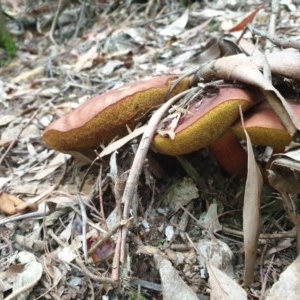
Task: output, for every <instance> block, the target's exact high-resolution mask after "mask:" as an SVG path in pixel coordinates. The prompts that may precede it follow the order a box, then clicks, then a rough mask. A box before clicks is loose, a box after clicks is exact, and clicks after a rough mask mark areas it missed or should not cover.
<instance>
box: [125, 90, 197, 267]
mask: <svg viewBox="0 0 300 300" xmlns="http://www.w3.org/2000/svg"><path fill="white" fill-rule="evenodd" d="M195 89H196V88H192V89H190V90H187V91H184V92H182V93H180V94H178V95H176V96H175V97H173V98H171V99H170V100H168V101H167V102H165V103H164V104H163V105H162V106H161V107H160V108H159V109H158V110H157V111H156V112H155V113H154V114H153V115H152V117H151V119H150V121H149V123H148V126H147V128H146V130H145V132H144V134H143V136H142V139H141V141H140V144H139V147H138V149H137V152H136V155H135V157H134V160H133V163H132V166H131V169H130V172H129V175H128V179H127V182H126V186H125V189H124V194H123V198H122V202H123V203H124V210H123V219H124V220H126V219H128V217H129V210H130V207H131V201H132V199H133V198H134V196H135V193H136V190H137V186H138V180H139V177H140V174H141V170H142V167H143V164H144V161H145V158H146V155H147V152H148V149H149V147H150V144H151V141H152V139H153V136H154V134H155V131H156V127H157V125H158V123H159V122H160V120H161V119H162V117H163V115H164V114H165V112H166V111H167V110H168V109H169V108H170V106H171V105H172V104H173V103H175V102H176V101H178V100H179V99H180V98H182V97H183V96H185V95H186V94H187V93H189V92H193V91H194V90H195ZM121 232H122V244H121V256H120V259H121V262H122V263H124V258H125V243H126V233H127V227H126V226H124V227H123V228H122V231H121Z"/></svg>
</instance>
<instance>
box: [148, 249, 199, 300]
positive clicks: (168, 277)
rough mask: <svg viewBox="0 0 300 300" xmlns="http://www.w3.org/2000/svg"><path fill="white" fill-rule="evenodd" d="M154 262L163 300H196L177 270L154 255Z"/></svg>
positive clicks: (160, 257)
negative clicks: (158, 275)
mask: <svg viewBox="0 0 300 300" xmlns="http://www.w3.org/2000/svg"><path fill="white" fill-rule="evenodd" d="M154 261H155V263H156V266H157V269H158V270H159V274H160V279H161V283H162V287H163V291H162V293H163V298H164V300H182V299H189V300H198V297H197V295H196V294H195V293H194V292H193V291H192V289H191V288H190V287H189V286H188V285H187V284H186V283H185V282H184V281H183V280H182V279H181V278H180V276H179V274H178V272H177V270H176V269H174V268H173V267H172V264H171V263H170V262H169V261H168V260H167V259H165V258H163V257H162V256H161V255H159V254H154Z"/></svg>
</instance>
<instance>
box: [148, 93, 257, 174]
mask: <svg viewBox="0 0 300 300" xmlns="http://www.w3.org/2000/svg"><path fill="white" fill-rule="evenodd" d="M257 98H258V97H257V95H256V94H254V93H252V92H250V91H248V90H246V89H240V88H234V87H221V88H220V90H219V92H218V93H217V94H215V95H214V96H212V97H210V96H204V97H203V98H202V99H201V100H200V101H198V102H195V103H193V104H192V105H191V106H190V107H189V108H188V110H189V113H188V114H186V115H185V116H184V117H182V118H181V120H180V122H179V125H178V127H177V128H176V130H175V137H174V139H170V138H169V137H166V136H160V135H156V136H155V138H154V141H153V144H154V148H155V149H156V150H157V151H158V152H160V153H163V154H168V155H173V156H178V155H183V154H187V153H190V152H193V151H196V150H198V149H201V148H204V147H209V149H210V150H211V151H212V152H213V154H214V156H215V157H216V159H217V161H218V162H219V164H220V165H221V166H222V167H223V168H224V169H225V170H226V171H227V172H229V173H231V174H233V173H235V172H243V169H244V168H245V167H246V166H247V153H246V152H245V150H244V149H243V147H242V146H241V145H240V143H239V141H238V139H237V138H236V137H235V136H234V135H233V134H232V132H231V131H230V126H231V125H232V124H233V123H234V122H235V121H236V120H237V119H238V118H239V114H240V113H239V106H240V107H241V109H242V111H245V110H247V109H249V108H250V107H252V106H253V105H255V104H257V103H258V102H259V99H257Z"/></svg>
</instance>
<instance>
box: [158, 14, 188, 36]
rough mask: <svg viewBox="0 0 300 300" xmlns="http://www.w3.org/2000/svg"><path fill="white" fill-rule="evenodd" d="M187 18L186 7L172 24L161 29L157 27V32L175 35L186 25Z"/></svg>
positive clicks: (164, 34)
mask: <svg viewBox="0 0 300 300" xmlns="http://www.w3.org/2000/svg"><path fill="white" fill-rule="evenodd" d="M188 20H189V10H188V9H186V10H185V12H184V13H183V15H182V16H181V17H179V18H177V19H176V20H175V21H174V22H173V23H172V24H170V25H168V26H166V27H165V28H163V29H159V30H158V32H159V34H161V35H163V36H171V37H172V36H177V35H178V34H180V33H182V32H183V31H184V29H185V27H186V25H187V22H188Z"/></svg>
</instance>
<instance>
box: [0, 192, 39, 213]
mask: <svg viewBox="0 0 300 300" xmlns="http://www.w3.org/2000/svg"><path fill="white" fill-rule="evenodd" d="M27 209H30V210H35V209H36V205H35V204H32V203H28V202H25V201H23V200H21V199H20V198H18V197H16V196H14V195H11V194H8V193H1V194H0V211H1V212H2V213H4V214H6V215H14V214H17V213H23V212H24V211H25V210H27Z"/></svg>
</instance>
